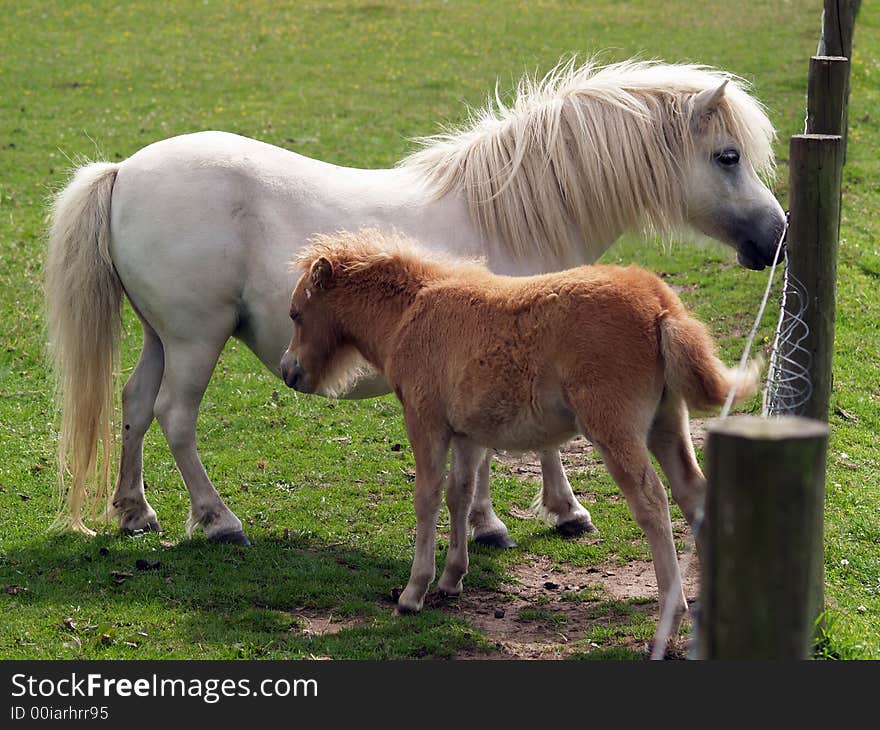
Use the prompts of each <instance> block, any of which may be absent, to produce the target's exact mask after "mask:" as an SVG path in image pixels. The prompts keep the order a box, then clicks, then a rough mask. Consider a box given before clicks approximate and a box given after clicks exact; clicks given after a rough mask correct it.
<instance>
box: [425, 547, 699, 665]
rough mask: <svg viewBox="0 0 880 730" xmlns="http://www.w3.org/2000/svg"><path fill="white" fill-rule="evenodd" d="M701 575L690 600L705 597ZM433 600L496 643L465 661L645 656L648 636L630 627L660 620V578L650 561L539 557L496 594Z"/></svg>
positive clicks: (693, 575) (689, 590)
mask: <svg viewBox="0 0 880 730" xmlns="http://www.w3.org/2000/svg"><path fill="white" fill-rule="evenodd" d="M694 568H695V566H694ZM697 572H698V571H697V570H695V569H693V568H692V570H691V571H690V572H689V575H688V577H687V578H686V580H685V595H686V596H687V597H688V601H689V602H691V601H693V600H694V599H695V598H696V596H697V595H698V594H699V583H698V579H697ZM429 603H434V604H436V605H437V606H438V607H439V606H442V607H443V608H444V609H445V610H447V611H449V612H450V613H455V614H459V615H461V616H462V618H464V619H465V620H466V621H467V622H468V623H470V624H471V625H472V626H474V627H475V628H477V629H478V630H480V631H481V632H482V633H483V634H485V636H486V638H487V639H488V641H489V642H490V644H491V645H492V647H493V648H492V649H491V650H490V651H489V652H485V653H483V652H480V653H476V652H468V653H463V654H460V655H459V656H458V658H460V659H467V658H476V659H564V658H566V657H567V656H569V655H570V654H572V653H573V652H575V651H577V652H589V651H591V650H595V649H610V648H625V649H629V650H631V651H635V652H639V653H642V654H644V655H645V656H646V657H647V645H648V639H646V638H645V637H644V636H636V635H632V634H630V635H627V631H628V630H627V629H626V627H627V626H629V625H632V624H645V622H650V623H651V624H654V623H656V621H657V620H658V618H659V608H658V603H657V581H656V579H655V577H654V568H653V565H652V564H651V563H650V562H649V561H632V562H629V563H626V564H623V565H620V564H618V563H615V562H608V563H603V564H600V565H596V566H590V567H572V568H564V567H563V568H561V569H560V567H559V566H556V565H554V564H553V562H552V561H551V560H550V559H548V558H546V557H543V556H536V557H533V558H532V559H530V560H528V561H527V562H524V563H523V564H521V565H519V566H517V567H516V568H514V570H513V571H512V575H511V580H510V582H509V583H506V584H505V585H504V586H503V587H502V588H501V589H499V590H497V591H486V590H475V589H469V588H468V587H467V586H465V590H464V593H463V594H462V596H461V597H460V598H457V599H442V598H440V597H438V596H436V595H431V596H429ZM635 614H641V616H635ZM634 618H635V619H636V620H634ZM685 621H686V622H687V621H688V619H687V618H686V619H685ZM614 627H620V628H621V629H622V631H621V632H620V633H619V634H618V635H616V636H614V638H613V640H610V641H607V642H603V641H601V640H600V641H598V642H597V641H595V640H590V641H586V642H585V640H586V639H588V638H589V637H590V636H591V635H594V634H595V633H596V632H595V631H594V630H595V629H597V628H603V629H613V628H614ZM601 633H603V634H607V633H608V632H601ZM686 649H687V647H686V645H685V642H684V641H681V640H680V641H679V642H678V643H677V644H676V646H675V650H674V651H673V652H672V654H673V656H683V655H684V654H685V653H686Z"/></svg>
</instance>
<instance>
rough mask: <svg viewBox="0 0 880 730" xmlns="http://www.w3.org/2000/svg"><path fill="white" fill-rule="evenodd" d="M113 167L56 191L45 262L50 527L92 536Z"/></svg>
mask: <svg viewBox="0 0 880 730" xmlns="http://www.w3.org/2000/svg"><path fill="white" fill-rule="evenodd" d="M118 169H119V166H118V165H117V164H113V163H108V162H95V163H92V164H89V165H86V166H84V167H81V168H80V169H79V170H77V171H76V174H75V175H74V177H73V179H72V180H71V181H70V183H68V185H67V187H65V188H64V189H63V190H62V191H61V192H60V193H58V194H57V195H56V196H55V199H54V201H53V205H52V214H51V226H50V229H49V250H48V256H47V260H46V304H47V310H48V311H47V319H48V323H49V347H50V352H51V358H52V364H53V366H54V373H55V378H56V404H57V405H58V406H59V407H60V408H61V432H60V436H59V443H58V470H59V490H60V491H59V501H60V503H61V506H60V510H59V514H58V517H57V518H56V520H55V523H54V525H53V527H56V528H58V529H71V530H76V531H78V532H83V533H86V534H94V532H93V531H92V530H90V529H89V528H88V527H86V525H85V523H84V522H83V511H84V508H86V507H89V508H90V509H91V511H92V513H95V512H97V508H98V506H99V505H101V504H104V503H105V502H106V500H107V497H108V495H109V484H110V466H111V460H112V459H111V457H112V452H113V446H114V443H115V442H114V431H113V411H114V405H115V392H116V382H115V379H116V375H117V368H116V362H117V353H118V349H119V339H120V325H121V316H120V310H121V304H122V284H121V282H120V281H119V277H118V276H117V275H116V270H115V268H114V267H113V262H112V260H111V259H110V197H111V195H112V193H113V183H114V182H115V180H116V172H117V170H118Z"/></svg>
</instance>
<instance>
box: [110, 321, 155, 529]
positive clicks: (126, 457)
mask: <svg viewBox="0 0 880 730" xmlns="http://www.w3.org/2000/svg"><path fill="white" fill-rule="evenodd" d="M143 326H144V345H143V349H142V350H141V356H140V359H139V360H138V363H137V366H136V367H135V369H134V372H133V373H132V374H131V377H130V378H129V379H128V382H127V383H126V384H125V387H124V388H123V389H122V439H121V442H122V453H121V455H120V459H119V476H118V478H117V480H116V491H115V492H114V493H113V499H112V501H111V505H112V506H111V509H112V513H113V514H114V515H116V516H118V518H119V527H120V528H121V529H122V530H123V531H125V532H128V533H132V532H139V531H150V530H152V531H155V532H161V527H160V526H159V520H158V518H157V517H156V512H155V510H154V509H153V508H152V507H151V506H150V504H149V502H147V499H146V497H145V496H144V435H145V434H146V433H147V429H148V428H149V427H150V424H151V423H152V421H153V406H154V405H155V403H156V395H157V394H158V392H159V385H160V383H161V382H162V372H163V370H164V369H165V353H164V351H163V349H162V343H161V342H160V341H159V336H158V335H157V334H156V332H155V331H154V330H153V328H152V327H150V325H148V324H146V323H143Z"/></svg>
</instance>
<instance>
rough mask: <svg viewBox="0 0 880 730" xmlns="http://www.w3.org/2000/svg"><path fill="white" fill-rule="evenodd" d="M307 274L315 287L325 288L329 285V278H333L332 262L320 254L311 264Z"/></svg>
mask: <svg viewBox="0 0 880 730" xmlns="http://www.w3.org/2000/svg"><path fill="white" fill-rule="evenodd" d="M309 276H310V277H311V279H312V284H314V285H315V287H317V288H318V289H327V288H328V287H329V286H330V280H331V279H332V278H333V264H331V263H330V262H329V261H328V260H327V259H325V258H324V257H323V256H322V257H321V258H319V259H318V260H317V261H315V262H314V263H313V264H312V268H311V269H310V270H309Z"/></svg>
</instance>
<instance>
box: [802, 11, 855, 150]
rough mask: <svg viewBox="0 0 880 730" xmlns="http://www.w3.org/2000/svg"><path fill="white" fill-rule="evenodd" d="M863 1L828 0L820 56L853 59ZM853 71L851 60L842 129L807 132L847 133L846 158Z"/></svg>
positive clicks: (818, 51)
mask: <svg viewBox="0 0 880 730" xmlns="http://www.w3.org/2000/svg"><path fill="white" fill-rule="evenodd" d="M861 4H862V2H861V0H825V3H824V10H823V12H822V35H821V36H820V37H819V48H818V50H817V52H816V55H817V56H838V57H843V58H846V59H847V61H849V59H851V58H852V38H853V31H854V29H855V23H856V15H858V12H859V7H860V6H861ZM849 73H850V66H849V63H848V62H847V64H846V67H845V79H844V84H843V112H842V122H841V127H840V129H837V130H819V129H816V130H813V129H810V128H809V126H808V127H807V129H806V131H807V132H815V133H816V134H840V135H842V136H843V159H844V160H846V144H847V136H848V135H847V127H848V119H849Z"/></svg>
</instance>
